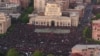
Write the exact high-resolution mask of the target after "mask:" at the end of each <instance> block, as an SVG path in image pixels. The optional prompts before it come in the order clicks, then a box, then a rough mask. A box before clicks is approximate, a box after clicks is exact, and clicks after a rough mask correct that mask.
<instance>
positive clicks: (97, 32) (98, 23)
mask: <svg viewBox="0 0 100 56" xmlns="http://www.w3.org/2000/svg"><path fill="white" fill-rule="evenodd" d="M92 38H93V39H94V40H98V41H100V20H93V21H92Z"/></svg>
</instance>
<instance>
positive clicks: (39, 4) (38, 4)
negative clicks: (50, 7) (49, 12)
mask: <svg viewBox="0 0 100 56" xmlns="http://www.w3.org/2000/svg"><path fill="white" fill-rule="evenodd" d="M46 1H47V0H34V10H35V11H37V12H43V11H44V9H45V5H46Z"/></svg>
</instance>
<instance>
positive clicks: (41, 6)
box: [34, 0, 69, 12]
mask: <svg viewBox="0 0 100 56" xmlns="http://www.w3.org/2000/svg"><path fill="white" fill-rule="evenodd" d="M52 1H53V2H55V3H57V4H58V5H60V6H61V10H62V11H65V10H66V9H68V8H69V0H34V9H35V10H36V11H37V12H44V10H45V6H46V4H47V3H48V2H52Z"/></svg>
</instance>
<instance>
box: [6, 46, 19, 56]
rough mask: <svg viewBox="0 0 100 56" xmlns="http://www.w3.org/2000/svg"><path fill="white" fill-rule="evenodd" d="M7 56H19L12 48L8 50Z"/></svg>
mask: <svg viewBox="0 0 100 56" xmlns="http://www.w3.org/2000/svg"><path fill="white" fill-rule="evenodd" d="M7 56H20V55H19V53H18V51H17V50H16V49H14V48H12V49H10V50H8V52H7Z"/></svg>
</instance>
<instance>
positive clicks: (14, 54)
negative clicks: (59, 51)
mask: <svg viewBox="0 0 100 56" xmlns="http://www.w3.org/2000/svg"><path fill="white" fill-rule="evenodd" d="M0 56H1V55H0ZM6 56H21V54H20V53H19V52H18V51H17V50H16V49H15V48H11V49H10V50H8V52H7V55H6ZM31 56H44V54H43V52H41V51H39V50H36V51H34V52H33V53H32V54H31ZM47 56H54V55H53V54H48V55H47Z"/></svg>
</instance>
